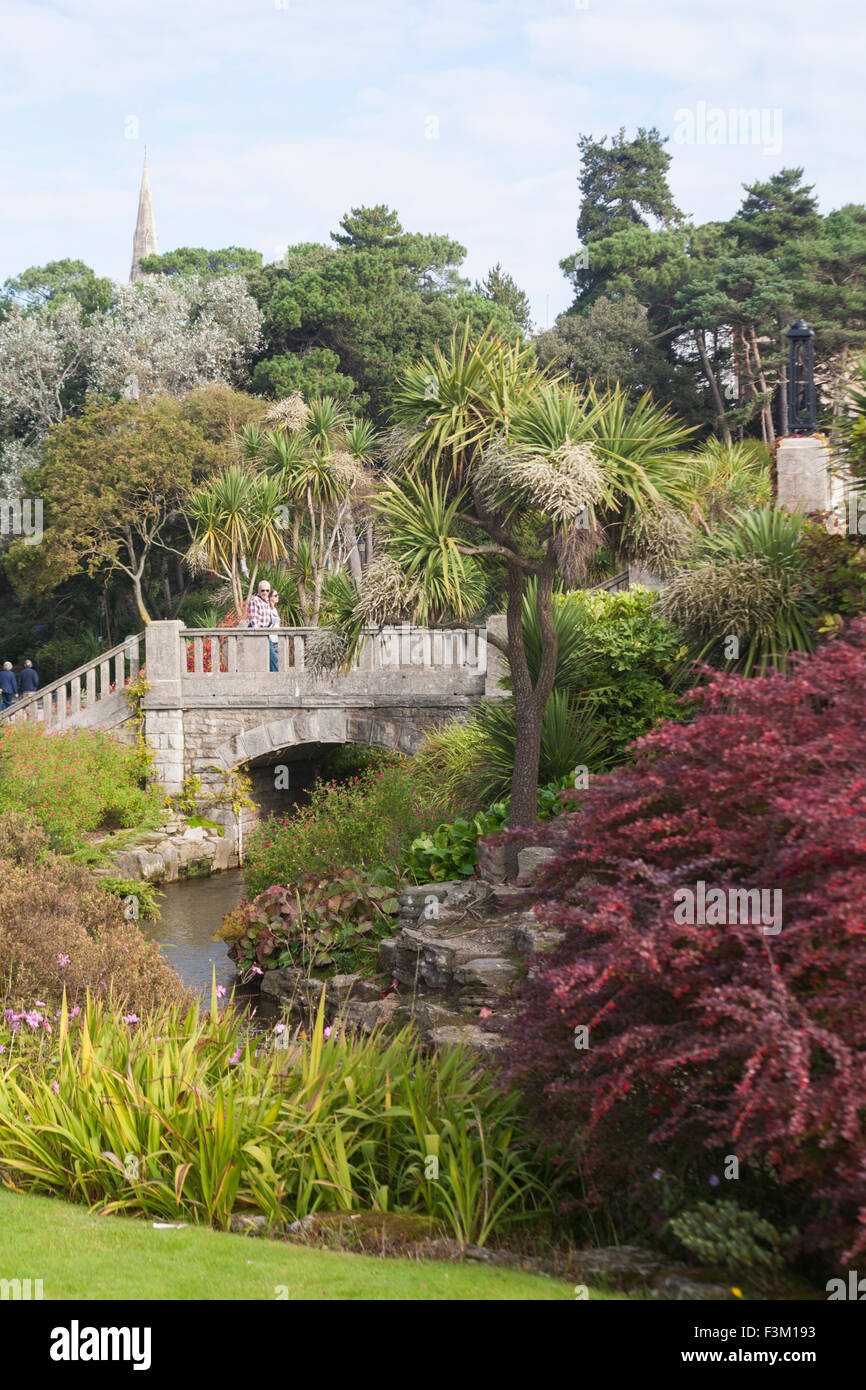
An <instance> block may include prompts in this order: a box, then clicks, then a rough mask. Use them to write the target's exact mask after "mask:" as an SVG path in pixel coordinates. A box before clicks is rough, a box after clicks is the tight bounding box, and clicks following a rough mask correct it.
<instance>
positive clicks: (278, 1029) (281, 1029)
mask: <svg viewBox="0 0 866 1390" xmlns="http://www.w3.org/2000/svg"><path fill="white" fill-rule="evenodd" d="M285 1031H286V1025H285V1024H284V1023H276V1024H274V1032H275V1033H285Z"/></svg>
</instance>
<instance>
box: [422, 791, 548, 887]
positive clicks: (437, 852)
mask: <svg viewBox="0 0 866 1390" xmlns="http://www.w3.org/2000/svg"><path fill="white" fill-rule="evenodd" d="M571 785H572V783H571V780H570V779H569V778H562V779H561V780H560V781H558V782H551V783H549V784H548V785H547V786H546V787H539V789H538V819H539V820H541V821H546V820H551V819H552V818H553V817H554V816H558V815H559V814H560V813H561V812H562V811H563V810H564V809H565V807H564V805H563V803H562V801H561V800H560V798H559V793H560V791H562V790H563V788H564V787H566V786H568V787H570V786H571ZM509 802H510V797H505V799H504V800H503V801H497V802H495V803H494V805H493V806H489V807H488V809H487V810H486V811H479V812H478V813H477V814H476V815H474V816H473V817H472V820H471V821H470V820H465V819H464V818H463V817H462V816H458V818H457V819H456V820H453V821H450V822H449V823H447V824H443V825H438V826H437V827H436V829H435V830H434V831H433V834H432V835H419V836H418V838H417V839H415V840H413V841H412V843H411V845H410V846H409V849H408V850H407V852H406V857H405V859H404V860H403V867H404V869H405V871H406V873H407V874H409V875H410V876H411V877H412V878H414V880H415V882H416V883H431V882H432V883H444V882H445V881H446V880H447V879H452V878H471V877H472V875H473V874H474V873H475V870H476V869H477V868H478V841H479V840H480V839H481V838H483V836H485V835H497V834H498V833H499V832H500V830H504V829H505V827H506V825H507V824H508V807H509Z"/></svg>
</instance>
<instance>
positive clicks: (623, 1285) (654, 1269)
mask: <svg viewBox="0 0 866 1390" xmlns="http://www.w3.org/2000/svg"><path fill="white" fill-rule="evenodd" d="M574 1263H575V1266H576V1268H577V1269H578V1270H579V1272H580V1277H581V1280H582V1282H583V1283H585V1284H593V1283H597V1282H598V1281H599V1280H602V1281H603V1282H604V1283H606V1284H608V1285H609V1286H610V1287H611V1288H612V1289H616V1290H618V1291H619V1292H621V1293H631V1292H633V1291H634V1290H636V1289H640V1288H643V1287H644V1286H645V1285H647V1284H650V1283H651V1282H652V1279H653V1276H654V1275H656V1274H658V1272H659V1271H660V1270H661V1269H663V1268H664V1267H665V1264H666V1263H667V1261H665V1260H664V1259H662V1257H661V1255H657V1254H656V1253H655V1252H654V1251H653V1250H643V1249H641V1248H640V1247H639V1246H637V1245H615V1246H609V1247H607V1248H605V1247H602V1248H600V1249H598V1250H576V1251H575V1253H574Z"/></svg>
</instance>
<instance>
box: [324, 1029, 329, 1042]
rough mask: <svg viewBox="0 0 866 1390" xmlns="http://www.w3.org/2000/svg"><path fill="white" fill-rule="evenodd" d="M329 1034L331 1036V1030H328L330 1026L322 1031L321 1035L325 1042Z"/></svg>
mask: <svg viewBox="0 0 866 1390" xmlns="http://www.w3.org/2000/svg"><path fill="white" fill-rule="evenodd" d="M330 1036H331V1030H330V1028H326V1029H325V1030H324V1032H323V1033H322V1037H323V1038H324V1039H325V1041H326V1042H327V1040H328V1038H329V1037H330Z"/></svg>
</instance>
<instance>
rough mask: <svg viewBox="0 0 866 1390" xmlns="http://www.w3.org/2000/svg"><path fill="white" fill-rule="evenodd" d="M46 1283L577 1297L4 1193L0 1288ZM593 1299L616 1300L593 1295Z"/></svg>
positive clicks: (377, 1295)
mask: <svg viewBox="0 0 866 1390" xmlns="http://www.w3.org/2000/svg"><path fill="white" fill-rule="evenodd" d="M16 1278H17V1279H27V1278H29V1279H41V1280H42V1284H43V1294H44V1297H45V1298H46V1299H75V1300H84V1301H89V1300H91V1299H111V1298H128V1299H160V1300H177V1299H210V1298H212V1299H275V1298H277V1296H278V1294H277V1290H278V1287H279V1286H284V1289H283V1290H281V1292H280V1294H279V1296H280V1297H281V1298H285V1297H286V1296H287V1295H286V1292H285V1288H287V1289H288V1298H289V1299H313V1300H316V1301H320V1300H324V1299H343V1300H346V1299H363V1300H367V1299H404V1300H405V1299H411V1300H413V1301H414V1300H416V1299H459V1300H468V1301H471V1300H478V1301H485V1302H487V1301H491V1300H496V1299H512V1300H520V1301H523V1300H525V1299H553V1300H557V1299H558V1300H561V1301H565V1300H568V1299H573V1298H574V1290H573V1289H572V1287H571V1285H570V1284H566V1283H561V1282H560V1281H558V1280H554V1279H544V1278H541V1277H539V1276H536V1275H532V1274H521V1273H519V1272H517V1271H514V1270H506V1269H497V1268H489V1267H487V1266H485V1265H473V1264H466V1265H449V1264H440V1263H434V1262H433V1261H424V1262H423V1263H417V1262H415V1261H413V1260H399V1259H376V1258H375V1257H374V1256H370V1255H348V1254H339V1253H334V1252H331V1251H327V1250H311V1249H308V1248H306V1247H303V1246H299V1245H291V1244H286V1243H285V1242H283V1241H274V1240H262V1239H261V1238H253V1237H248V1236H239V1235H226V1234H223V1233H222V1232H219V1231H212V1230H210V1229H209V1228H207V1227H203V1226H188V1227H186V1228H184V1229H182V1230H154V1228H153V1225H152V1223H151V1222H150V1221H137V1220H134V1219H133V1218H131V1217H124V1216H92V1215H90V1213H89V1212H88V1211H87V1210H86V1208H84V1207H79V1206H74V1205H72V1204H71V1203H68V1202H63V1201H60V1200H59V1199H58V1200H55V1199H53V1198H51V1197H34V1196H29V1195H19V1194H18V1193H15V1192H10V1191H8V1190H6V1189H3V1188H0V1279H16ZM590 1297H595V1298H610V1297H611V1295H610V1294H603V1293H601V1292H594V1291H593V1293H591V1294H590Z"/></svg>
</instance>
